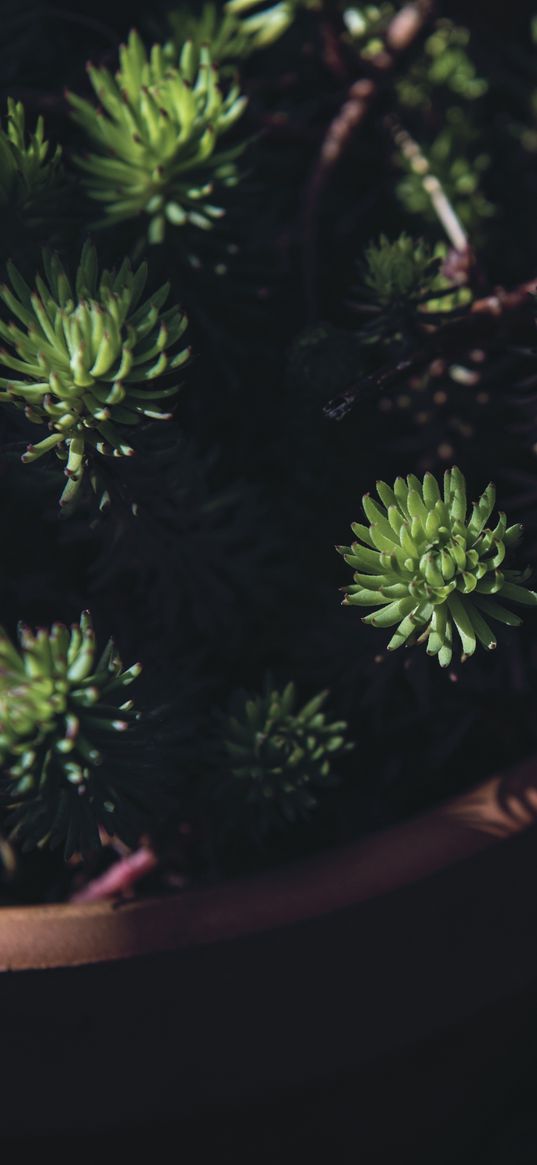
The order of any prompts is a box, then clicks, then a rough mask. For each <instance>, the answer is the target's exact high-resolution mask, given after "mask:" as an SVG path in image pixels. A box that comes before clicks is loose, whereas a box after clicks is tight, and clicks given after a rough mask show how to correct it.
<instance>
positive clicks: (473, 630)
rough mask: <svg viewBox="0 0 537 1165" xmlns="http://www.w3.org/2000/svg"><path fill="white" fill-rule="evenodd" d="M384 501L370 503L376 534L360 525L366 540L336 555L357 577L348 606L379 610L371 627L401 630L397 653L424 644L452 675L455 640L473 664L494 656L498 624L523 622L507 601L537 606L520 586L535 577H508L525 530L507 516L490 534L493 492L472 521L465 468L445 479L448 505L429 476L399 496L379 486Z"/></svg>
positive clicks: (368, 619)
mask: <svg viewBox="0 0 537 1165" xmlns="http://www.w3.org/2000/svg"><path fill="white" fill-rule="evenodd" d="M377 493H378V496H379V499H380V504H379V503H378V502H376V501H375V500H374V499H373V498H372V497H370V496H369V494H367V495H366V496H365V497H364V498H363V508H364V513H365V516H366V518H367V520H368V522H369V525H368V526H366V525H362V524H360V523H354V524H353V526H352V530H353V532H354V533H355V534H356V537H357V539H358V541H356V542H353V544H352V545H351V546H338V547H337V549H338V551H339V553H340V554H342V555H343V557H344V559H345V562H347V563H348V564H349V566H352V567H353V569H354V570H355V572H356V573H355V575H354V584H353V585H352V586H349V587H346V588H345V590H346V597H345V599H344V600H343V602H344V604H346V605H351V606H354V605H356V606H365V607H373V606H374V607H376V608H380V609H379V610H375V611H374V612H372V613H371V614H369V615H366V616H365V618H364V620H363V621H364V623H370V624H372V625H373V626H374V627H383V628H384V627H393V626H396V628H397V629H396V631H395V633H394V634H393V635H392V638H391V639H390V642H389V643H388V649H389V650H390V651H394V650H395V649H396V648H398V647H402V646H403V644H408V643H413V642H415V641H418V642H425V643H426V644H427V652H428V654H429V655H433V656H434V655H436V656H437V657H438V661H439V663H440V665H441V667H448V666H449V664H450V663H451V660H452V656H453V649H454V633H456V634H457V636H458V638H459V639H460V643H461V647H462V659H463V660H465V659H467V658H468V656H471V655H473V653H474V651H475V650H476V647H477V644H478V643H481V644H482V645H483V647H486V648H487V649H488V650H489V651H491V650H493V649H494V648H495V647H496V638H495V635H494V633H493V631H492V630H491V627H490V626H489V621H497V622H499V623H505V624H507V625H508V626H509V627H517V626H518V625H519V624H520V623H521V621H522V620H521V619H520V617H519V616H518V615H515V614H513V612H512V611H510V610H509V609H508V608H507V607H505V606H504V605H503V602H500V601H499V600H500V599H502V600H503V599H505V600H506V601H507V602H514V603H520V604H521V605H522V606H529V607H534V606H537V594H536V593H535V591H531V590H529V589H527V588H526V587H525V586H523V585H521V584H523V583H524V582H525V581H526V579H527V577H528V575H529V573H530V572H529V571H527V570H526V571H519V570H504V569H500V568H501V567H502V566H503V562H504V559H505V555H506V552H507V550H508V549H511V548H512V547H514V546H516V544H517V542H518V541H519V539H520V536H521V533H522V527H521V526H520V525H514V526H508V525H507V519H506V517H505V514H502V513H500V514H499V516H498V520H497V522H496V524H495V526H494V527H490V526H488V525H487V522H488V521H489V518H490V516H491V514H492V510H493V508H494V503H495V498H496V494H495V489H494V486H493V485H492V483H491V484H490V485H488V486H487V488H486V490H485V491H484V492H483V494H482V495H481V497H480V499H479V501H478V502H474V504H473V508H472V512H471V514H470V516H469V517H468V516H467V501H466V483H465V480H464V477H463V475H462V473H461V472H460V470H459V469H457V468H453V469H449V470H447V471H446V473H445V475H444V490H443V496H442V495H441V493H440V488H439V486H438V483H437V481H436V479H435V478H434V477H433V476H432V474H430V473H426V474H425V477H424V479H423V481H420V480H419V479H418V478H417V477H415V476H414V475H413V474H410V475H409V476H408V477H407V479H406V481H405V480H404V479H403V478H402V477H398V478H397V480H396V481H395V483H394V486H393V488H391V487H390V486H389V485H387V484H386V483H385V482H383V481H379V482H377Z"/></svg>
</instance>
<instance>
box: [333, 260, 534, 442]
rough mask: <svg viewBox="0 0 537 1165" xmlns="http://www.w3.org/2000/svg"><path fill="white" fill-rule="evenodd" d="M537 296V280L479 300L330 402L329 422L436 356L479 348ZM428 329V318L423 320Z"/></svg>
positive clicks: (341, 416)
mask: <svg viewBox="0 0 537 1165" xmlns="http://www.w3.org/2000/svg"><path fill="white" fill-rule="evenodd" d="M536 294H537V279H530V280H528V281H527V282H526V283H521V284H519V285H518V287H515V288H513V289H512V290H511V291H506V290H505V288H503V287H497V288H496V290H495V291H494V292H493V294H492V295H487V296H484V297H482V298H481V299H476V300H475V301H474V303H472V304H471V305H470V307H469V308H468V310H467V312H466V314H465V315H464V316H460V315H457V317H456V318H455V319H452V320H448V321H447V322H446V323H445V324H443V325H442V326H440V327H437V328H433V329H431V330H430V332H429V334H428V335H427V334H426V335H425V336H424V342H423V345H422V346H421V347H420V348H418V349H416V350H415V351H414V352H413V353H411V354H409V355H408V357H406V358H404V359H401V360H399V361H398V362H397V363H396V364H389V365H385V366H384V367H383V368H380V369H378V370H377V371H376V372H375V373H370V374H369V375H368V376H365V377H363V378H362V379H361V380H360V381H357V382H355V383H353V384H350V385H348V387H347V388H346V389H345V390H344V391H343V392H342V393H341V394H340V396H338V397H334V398H333V399H332V400H330V401H327V403H326V405H325V406H324V408H323V413H324V415H325V416H326V417H327V418H328V419H329V420H334V421H340V420H342V419H343V417H345V416H346V415H347V413H349V412H350V410H351V409H352V408H353V406H354V405H355V404H356V402H357V401H358V400H360V401H362V402H363V401H366V400H369V399H371V398H372V397H374V396H376V395H377V394H378V392H379V391H382V389H385V388H388V387H391V386H392V385H393V384H394V383H395V382H397V380H399V378H400V377H401V376H402V375H404V374H405V373H408V372H410V371H416V370H417V369H419V368H422V367H424V366H425V365H427V364H429V363H430V361H431V360H434V358H435V357H436V356H449V357H453V356H455V355H457V354H458V353H460V352H461V351H465V350H466V349H467V348H468V347H476V346H480V345H482V344H483V343H485V342H486V340H487V339H488V338H489V337H493V336H494V335H495V334H496V333H497V330H498V323H499V321H501V320H504V319H509V317H511V316H515V317H516V316H519V315H520V314H521V313H522V312H523V311H525V310H526V309H527V308H529V307H530V306H531V305H532V302H533V301H534V298H535V295H536ZM423 322H424V324H425V325H426V326H427V322H428V321H427V318H425V319H424V321H423Z"/></svg>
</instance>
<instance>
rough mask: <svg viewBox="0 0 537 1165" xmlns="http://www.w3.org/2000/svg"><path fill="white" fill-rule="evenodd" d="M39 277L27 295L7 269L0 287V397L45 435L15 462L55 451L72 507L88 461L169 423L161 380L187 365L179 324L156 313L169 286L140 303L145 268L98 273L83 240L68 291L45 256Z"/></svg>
mask: <svg viewBox="0 0 537 1165" xmlns="http://www.w3.org/2000/svg"><path fill="white" fill-rule="evenodd" d="M43 267H44V274H45V278H42V276H41V275H37V276H36V280H35V287H34V289H32V288H31V287H29V285H28V284H27V283H26V281H25V280H24V279H23V277H22V275H20V273H19V271H18V270H17V268H16V267H15V266H14V265H13V264H12V263H8V275H9V280H10V283H11V287H9V286H8V285H7V284H4V285H3V286H2V287H0V299H2V300H3V302H4V304H5V306H6V308H7V310H8V312H9V314H10V316H11V318H10V319H0V338H1V339H2V340H3V341H4V344H5V345H6V346H5V348H3V349H2V350H1V351H0V369H1V366H3V369H1V370H2V371H4V373H7V372H8V370H9V371H10V372H11V373H13V374H14V375H5V374H4V375H3V376H1V377H0V388H1V389H2V390H3V391H1V392H0V400H2V401H4V402H5V403H7V404H11V405H14V406H15V407H16V408H18V409H20V410H22V411H23V412H24V413H25V415H26V417H27V419H28V420H29V421H31V422H32V423H34V424H36V425H46V426H47V427H48V429H49V430H50V435H49V436H47V437H44V438H43V440H41V441H39V442H38V444H36V445H30V446H29V447H28V449H27V451H26V453H25V454H24V456H23V461H25V462H30V461H35V460H36V459H37V458H39V457H42V456H43V455H44V454H46V453H48V452H50V450H52V449H54V450H55V451H56V454H57V455H58V457H59V458H60V460H61V461H63V462H64V464H65V474H66V476H67V479H68V480H67V484H66V486H65V488H64V490H63V493H62V495H61V498H60V504H61V505H62V506H67V505H69V504H70V503H72V502H73V501H74V500H75V498H76V495H77V493H78V490H79V488H80V485H81V482H82V479H83V475H84V471H85V469H86V468H87V466H88V462H89V460H91V459H94V458H95V456H96V455H97V456H99V455H105V456H113V457H129V456H131V455H132V454H133V453H134V449H133V447H132V445H131V444H130V440H129V438H128V435H127V436H124V435H123V434H124V432H125V431H127V434H128V432H129V430H132V429H133V427H134V426H136V425H139V424H140V422H141V421H143V420H144V418H146V419H148V420H167V419H168V418H169V417H170V414H169V413H167V412H164V411H163V409H162V402H163V400H165V399H166V398H168V397H171V396H175V394H176V393H177V391H178V387H177V385H172V386H170V385H169V384H167V383H165V384H164V385H163V384H161V383H159V381H161V378H162V377H163V376H164V375H165V374H167V373H169V372H173V371H175V370H177V369H178V368H180V367H182V365H184V364H185V363H186V361H187V360H188V358H189V355H190V349H189V348H188V347H187V346H180V341H181V338H182V336H183V334H184V332H185V329H186V327H187V322H188V321H187V319H186V316H184V315H183V314H182V313H181V312H180V311H179V309H178V308H173V307H172V308H169V309H167V310H166V311H163V310H162V308H163V305H164V303H165V301H166V299H167V297H168V293H169V285H168V284H165V285H164V286H163V287H161V288H160V289H159V290H158V291H156V292H154V293H153V294H152V295H150V296H149V297H148V298H147V299H145V300H142V293H143V290H144V286H145V283H146V279H147V266H146V264H142V265H141V266H140V267H138V269H137V270H133V269H132V267H131V265H130V263H129V262H128V260H125V261H124V262H123V263H122V264H121V267H120V268H119V270H117V271H107V270H103V271H102V272H101V273H100V272H99V267H98V262H97V255H96V252H95V248H94V247H93V246H92V245H91V244H90V243H86V244H85V245H84V247H83V250H82V255H81V259H80V264H79V267H78V270H77V273H76V279H75V282H74V285H73V284H72V283H71V281H70V279H69V277H68V275H67V272H66V270H65V268H64V266H63V264H62V262H61V260H60V258H59V257H58V256H57V255H56V254H54V253H50V252H48V251H44V252H43Z"/></svg>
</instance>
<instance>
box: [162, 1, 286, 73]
mask: <svg viewBox="0 0 537 1165" xmlns="http://www.w3.org/2000/svg"><path fill="white" fill-rule="evenodd" d="M293 15H294V13H293V5H292V4H291V3H290V2H289V0H276V3H273V4H270V5H269V6H268V7H267V6H263V5H262V4H260V3H259V0H228V3H227V4H223V5H220V4H216V3H214V2H211V0H209V2H208V3H205V4H203V5H202V6H201V9H199V8H196V7H195V6H193V5H192V4H183V5H181V6H180V7H179V8H174V9H172V11H171V12H169V13H168V14H167V18H168V25H169V28H170V32H171V43H170V48H171V50H172V52H174V53H176V52H177V51H178V49H179V47H180V46H181V45H183V44H184V43H185V41H186V40H192V41H193V43H194V45H195V46H196V48H198V49H200V48H201V46H202V45H203V44H207V45H209V46H210V50H211V57H212V59H213V60H214V61H216V62H217V63H218V65H219V66H220V65H222V64H223V63H224V62H226V61H230V62H233V61H237V60H239V59H241V58H243V57H248V56H250V53H253V52H256V51H257V50H258V49H263V48H267V47H268V45H271V44H272V43H273V42H274V41H275V40H277V39H278V37H279V36H281V35H282V33H284V32H285V31H286V29H287V28H288V27H289V25H290V23H291V21H292V19H293ZM166 50H168V45H166Z"/></svg>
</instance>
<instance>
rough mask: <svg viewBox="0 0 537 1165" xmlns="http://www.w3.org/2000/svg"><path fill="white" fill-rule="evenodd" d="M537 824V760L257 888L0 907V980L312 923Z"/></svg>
mask: <svg viewBox="0 0 537 1165" xmlns="http://www.w3.org/2000/svg"><path fill="white" fill-rule="evenodd" d="M536 820H537V754H536V755H534V756H532V757H530V758H529V759H526V760H525V761H523V762H522V763H521V764H518V765H517V766H516V767H515V768H513V769H510V770H508V771H507V772H506V773H501V774H499V775H497V776H494V777H492V778H489V779H488V780H486V781H484V782H482V783H481V784H480V785H478V786H476V787H475V788H474V789H472V790H470V791H469V792H466V793H463V794H461V795H459V796H457V797H455V798H453V799H451V800H449V801H447V802H445V803H443V804H441V805H440V806H436V807H435V808H433V809H431V810H428V811H427V812H425V813H421V814H419V815H418V816H415V817H413V818H410V819H409V820H407V821H403V822H402V823H400V824H398V825H394V826H391V827H390V828H388V829H385V830H382V831H379V832H376V833H373V834H370V835H369V836H367V837H365V838H362V839H360V840H359V841H357V842H352V843H347V844H345V845H344V846H338V847H334V848H333V849H329V850H324V851H323V852H322V853H320V854H318V855H315V856H313V857H309V858H307V859H302V860H300V861H296V862H293V863H290V864H286V865H284V866H277V867H275V868H274V869H270V870H268V871H263V872H262V873H258V874H255V875H252V876H250V877H244V878H238V879H232V880H229V881H225V882H221V883H218V884H216V885H213V886H205V887H191V888H187V889H186V890H183V891H181V892H180V893H174V894H166V895H161V896H159V897H152V898H142V899H139V900H135V901H129V902H126V903H119V904H118V903H117V902H114V901H100V902H91V903H84V904H78V903H69V902H68V903H58V904H51V905H37V906H16V907H11V906H8V907H0V971H25V970H28V971H30V970H51V969H59V968H62V967H77V966H84V965H88V964H95V963H104V962H113V961H116V960H120V959H126V958H132V957H134V956H141V955H149V954H157V953H159V954H161V953H165V952H170V951H176V950H179V949H182V948H185V947H191V946H197V945H200V944H207V943H217V942H222V941H225V940H229V939H233V938H238V937H240V936H246V935H250V934H255V933H259V932H260V931H266V930H272V929H275V928H278V927H282V926H289V925H291V924H293V923H299V922H302V921H306V920H308V919H309V920H312V919H315V918H317V917H320V916H322V915H325V914H327V913H331V912H333V911H337V910H341V909H344V908H345V907H349V906H353V905H357V904H358V903H364V902H367V901H369V900H373V899H375V898H378V897H379V896H383V895H386V894H389V893H390V892H393V891H396V890H400V889H403V888H404V887H408V886H411V885H412V884H413V883H416V882H418V881H421V880H422V879H424V878H426V877H428V876H430V875H432V874H434V873H436V872H438V871H440V870H442V869H445V868H448V867H449V866H452V865H455V864H456V863H458V862H460V861H462V860H464V859H465V858H470V857H472V856H473V855H475V854H478V853H479V852H480V851H482V850H484V849H486V848H488V847H490V846H491V845H494V844H497V843H499V842H500V841H502V840H505V839H507V838H509V837H512V836H513V835H515V834H516V833H519V832H521V831H522V830H525V829H527V828H528V827H529V826H531V825H533V824H534V823H535V821H536Z"/></svg>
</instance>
